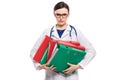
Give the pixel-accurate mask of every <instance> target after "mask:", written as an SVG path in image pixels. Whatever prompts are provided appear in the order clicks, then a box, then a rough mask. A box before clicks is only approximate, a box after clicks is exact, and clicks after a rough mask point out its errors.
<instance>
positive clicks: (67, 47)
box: [33, 36, 86, 73]
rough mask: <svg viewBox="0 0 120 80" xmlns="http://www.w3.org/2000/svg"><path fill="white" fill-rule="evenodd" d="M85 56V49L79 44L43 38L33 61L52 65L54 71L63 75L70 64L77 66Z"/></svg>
mask: <svg viewBox="0 0 120 80" xmlns="http://www.w3.org/2000/svg"><path fill="white" fill-rule="evenodd" d="M85 55H86V52H85V47H83V46H81V45H80V43H79V42H73V41H62V40H52V39H50V37H49V36H45V38H44V40H43V42H42V43H41V45H40V46H39V48H38V51H37V52H36V54H35V56H34V57H33V60H35V61H36V62H39V63H40V64H46V63H47V64H48V66H49V67H50V66H51V65H54V66H55V67H56V68H55V71H56V72H60V73H63V72H62V71H63V70H65V69H67V68H68V67H69V65H67V63H68V62H69V63H71V64H78V63H79V62H80V61H81V60H82V59H83V58H84V57H85Z"/></svg>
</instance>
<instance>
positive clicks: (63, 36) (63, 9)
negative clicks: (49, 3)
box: [30, 2, 96, 80]
mask: <svg viewBox="0 0 120 80" xmlns="http://www.w3.org/2000/svg"><path fill="white" fill-rule="evenodd" d="M69 15H70V13H69V6H68V5H67V4H66V3H65V2H59V3H57V4H56V5H55V7H54V16H55V18H56V21H57V23H56V25H54V26H53V27H51V28H49V29H46V30H45V31H44V32H43V34H42V35H41V36H40V38H39V39H38V41H37V42H36V44H35V45H34V47H33V49H32V50H31V54H30V56H31V59H33V56H34V55H35V52H36V51H37V49H38V47H39V45H40V44H41V42H42V40H43V38H44V37H45V35H48V36H50V37H51V38H52V39H55V40H66V41H78V42H80V44H81V45H82V46H85V48H86V53H87V54H86V56H85V58H84V59H83V60H82V61H81V62H80V63H79V64H77V65H74V64H71V63H68V65H69V68H68V69H66V70H63V72H64V73H65V74H67V75H63V74H61V73H55V72H54V71H52V70H54V69H55V67H54V66H51V67H48V66H47V64H44V65H41V64H39V63H37V62H35V61H33V63H34V65H35V68H36V69H37V70H41V69H45V70H46V77H45V80H79V79H78V72H77V70H78V69H83V68H84V67H85V66H86V65H87V64H88V63H89V62H90V61H91V60H92V59H93V57H94V56H95V53H96V52H95V49H94V48H93V47H92V45H91V43H90V42H89V41H88V40H87V39H86V38H85V37H84V35H83V34H82V33H81V31H80V30H78V29H76V28H75V27H73V26H71V25H69V24H67V23H66V22H67V19H68V17H69ZM74 70H76V72H75V73H72V72H73V71H74Z"/></svg>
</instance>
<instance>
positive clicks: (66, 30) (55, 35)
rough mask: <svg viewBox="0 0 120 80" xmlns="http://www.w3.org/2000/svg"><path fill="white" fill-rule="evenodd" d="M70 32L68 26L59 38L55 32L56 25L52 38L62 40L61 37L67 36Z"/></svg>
mask: <svg viewBox="0 0 120 80" xmlns="http://www.w3.org/2000/svg"><path fill="white" fill-rule="evenodd" d="M70 30H71V27H70V25H68V26H67V28H66V29H65V31H64V32H63V34H62V36H61V38H60V37H59V35H58V32H57V28H56V25H55V26H54V27H53V30H52V36H54V37H56V38H57V39H62V38H63V37H65V36H67V35H69V32H70Z"/></svg>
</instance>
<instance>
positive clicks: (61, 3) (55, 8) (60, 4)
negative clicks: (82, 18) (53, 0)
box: [54, 1, 69, 12]
mask: <svg viewBox="0 0 120 80" xmlns="http://www.w3.org/2000/svg"><path fill="white" fill-rule="evenodd" d="M61 8H66V9H67V10H68V12H69V6H68V5H67V4H66V3H65V2H63V1H61V2H58V3H57V4H56V5H55V6H54V12H55V11H56V10H57V9H61Z"/></svg>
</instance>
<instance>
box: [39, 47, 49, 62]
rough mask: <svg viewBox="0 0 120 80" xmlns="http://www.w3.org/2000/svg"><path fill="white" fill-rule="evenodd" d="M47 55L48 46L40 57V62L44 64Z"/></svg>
mask: <svg viewBox="0 0 120 80" xmlns="http://www.w3.org/2000/svg"><path fill="white" fill-rule="evenodd" d="M47 55H48V47H47V48H46V50H45V52H44V54H43V56H42V59H41V60H40V64H46V61H47Z"/></svg>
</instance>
